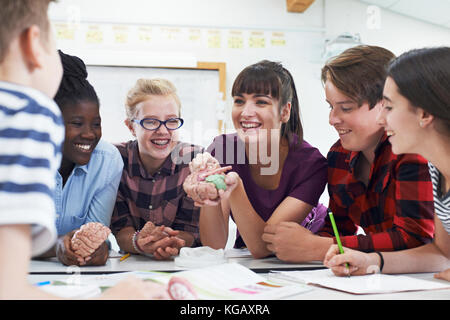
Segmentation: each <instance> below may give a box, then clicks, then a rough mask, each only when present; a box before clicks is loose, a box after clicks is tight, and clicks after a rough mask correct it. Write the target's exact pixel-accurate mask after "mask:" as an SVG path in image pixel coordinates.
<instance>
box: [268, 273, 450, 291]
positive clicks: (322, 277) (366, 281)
mask: <svg viewBox="0 0 450 320" xmlns="http://www.w3.org/2000/svg"><path fill="white" fill-rule="evenodd" d="M270 278H274V279H277V278H280V279H285V280H291V281H294V282H300V283H306V284H313V285H319V286H322V287H326V288H330V289H335V290H340V291H345V292H348V293H353V294H373V293H391V292H404V291H424V290H437V289H450V283H449V284H444V283H440V282H437V281H428V280H422V279H416V278H412V277H408V276H404V275H386V274H372V275H365V276H353V277H337V276H335V275H334V274H333V272H332V271H331V270H330V269H324V270H314V271H272V272H271V273H270V275H269V279H270Z"/></svg>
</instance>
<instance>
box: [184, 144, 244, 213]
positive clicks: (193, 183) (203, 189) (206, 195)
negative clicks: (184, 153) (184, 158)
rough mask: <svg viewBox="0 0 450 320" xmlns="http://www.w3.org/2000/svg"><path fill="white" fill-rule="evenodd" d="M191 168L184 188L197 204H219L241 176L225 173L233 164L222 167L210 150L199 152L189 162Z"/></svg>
mask: <svg viewBox="0 0 450 320" xmlns="http://www.w3.org/2000/svg"><path fill="white" fill-rule="evenodd" d="M189 169H190V170H191V174H190V175H189V176H188V177H187V178H186V180H185V181H184V184H183V188H184V191H186V193H187V195H188V196H189V197H191V198H192V199H193V200H194V202H195V205H196V206H204V205H209V206H215V205H217V204H218V203H219V201H220V199H221V197H222V196H223V195H224V194H225V193H226V192H230V191H231V189H233V188H230V187H231V186H233V187H234V185H235V184H236V181H237V179H238V178H239V176H238V175H237V173H235V172H230V173H228V174H227V175H225V172H226V171H228V170H231V166H227V167H223V168H222V167H221V166H220V164H219V161H217V159H216V158H214V157H213V156H211V154H209V153H208V152H204V153H199V154H197V156H196V157H195V158H194V159H193V160H192V161H191V162H190V163H189Z"/></svg>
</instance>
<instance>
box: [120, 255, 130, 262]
mask: <svg viewBox="0 0 450 320" xmlns="http://www.w3.org/2000/svg"><path fill="white" fill-rule="evenodd" d="M129 256H130V254H129V253H127V254H126V255H124V256H122V257H121V258H120V261H123V260H125V259H126V258H128V257H129Z"/></svg>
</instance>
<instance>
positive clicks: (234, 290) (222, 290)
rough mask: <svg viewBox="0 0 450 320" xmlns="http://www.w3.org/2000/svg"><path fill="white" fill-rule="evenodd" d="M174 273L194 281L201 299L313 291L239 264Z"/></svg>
mask: <svg viewBox="0 0 450 320" xmlns="http://www.w3.org/2000/svg"><path fill="white" fill-rule="evenodd" d="M171 275H174V276H177V277H182V278H185V279H187V280H188V281H189V282H190V283H192V285H193V286H194V288H195V290H196V291H197V294H198V296H199V298H200V299H241V300H245V299H252V300H256V299H281V298H284V297H288V296H291V295H294V294H298V293H301V292H305V291H310V290H311V288H308V287H307V286H301V285H286V286H280V285H276V284H275V283H270V282H269V281H267V279H266V278H264V277H262V276H260V275H258V274H256V273H255V272H253V271H251V270H250V269H248V268H246V267H244V266H243V265H241V264H238V263H225V264H220V265H215V266H210V267H206V268H201V269H194V270H188V271H180V272H176V273H172V274H171ZM153 279H154V280H157V281H160V282H163V283H167V282H168V281H169V279H170V277H167V275H163V276H161V277H159V278H158V277H156V278H153Z"/></svg>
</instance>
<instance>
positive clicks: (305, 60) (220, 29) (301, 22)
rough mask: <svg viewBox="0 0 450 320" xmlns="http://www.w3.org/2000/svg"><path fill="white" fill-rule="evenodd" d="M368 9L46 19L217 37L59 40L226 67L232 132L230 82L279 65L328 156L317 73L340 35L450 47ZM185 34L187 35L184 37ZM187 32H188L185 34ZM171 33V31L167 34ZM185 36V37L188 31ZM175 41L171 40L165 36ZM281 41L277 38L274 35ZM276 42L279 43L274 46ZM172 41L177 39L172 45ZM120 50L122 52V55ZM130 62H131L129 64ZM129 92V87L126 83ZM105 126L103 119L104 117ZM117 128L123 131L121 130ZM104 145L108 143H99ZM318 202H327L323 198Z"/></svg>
mask: <svg viewBox="0 0 450 320" xmlns="http://www.w3.org/2000/svg"><path fill="white" fill-rule="evenodd" d="M368 7H369V5H367V4H366V3H363V2H360V1H357V0H316V1H315V2H314V3H313V4H312V5H311V6H310V7H309V8H308V9H307V10H306V12H305V13H290V12H287V9H286V1H285V0H245V1H242V0H227V1H223V0H178V1H163V0H146V1H140V0H128V1H111V0H96V1H91V0H76V1H75V0H59V1H58V3H56V4H52V5H51V7H50V11H49V15H50V18H51V20H52V22H53V23H57V22H61V21H62V22H64V21H66V22H70V23H81V24H86V23H104V24H108V23H114V24H117V25H127V24H145V25H149V26H152V25H160V26H167V27H179V28H180V30H182V31H183V32H184V31H186V30H188V29H186V28H189V30H191V29H197V30H200V35H201V37H208V35H209V34H210V33H211V32H212V31H215V32H217V34H220V35H221V37H220V43H219V44H218V45H217V46H218V47H217V46H216V47H214V45H212V46H211V43H209V44H207V43H206V42H205V41H206V40H205V41H204V42H198V43H197V44H195V45H191V44H190V43H188V42H182V41H181V42H178V43H177V42H176V41H172V42H171V43H169V42H170V39H169V40H167V39H165V40H164V41H165V42H164V43H163V42H161V43H160V44H161V45H160V46H158V45H157V44H154V45H153V46H148V47H139V46H135V47H133V46H132V45H127V46H122V47H119V46H112V45H111V46H108V44H105V43H102V44H100V43H99V44H97V45H96V44H95V43H94V44H92V43H91V44H86V43H84V42H83V41H82V40H81V41H78V42H77V41H72V42H71V41H59V44H60V48H61V49H63V50H65V51H66V52H67V53H72V54H77V53H79V55H80V57H82V58H84V59H89V54H90V53H89V52H93V50H97V53H98V51H100V52H103V53H104V54H105V55H109V54H111V53H112V52H113V51H114V52H115V54H117V52H120V51H121V50H123V53H124V54H125V52H130V50H133V51H134V52H139V51H140V53H141V54H142V52H144V53H149V54H150V53H152V54H155V52H156V53H160V54H161V55H170V54H173V55H176V54H177V53H178V54H182V55H187V56H190V57H195V59H197V60H198V61H214V62H225V63H226V66H227V68H226V72H227V97H226V108H227V111H226V112H225V114H226V122H227V128H228V131H232V130H233V128H232V123H231V119H230V116H229V115H230V110H231V97H230V96H229V92H230V89H231V86H232V83H233V80H234V78H235V77H236V75H237V74H238V73H239V72H240V71H241V70H242V69H243V68H244V67H245V66H247V65H249V64H252V63H255V62H257V61H259V60H262V59H270V60H276V61H281V62H282V63H283V64H284V65H285V66H286V68H288V69H289V70H290V71H291V73H292V74H293V76H294V79H295V81H296V86H297V89H298V94H299V98H300V105H301V117H302V122H303V126H304V132H305V134H304V136H305V139H306V140H307V141H308V142H309V143H310V144H312V145H314V146H316V147H318V148H319V150H320V151H321V152H322V154H323V155H326V153H327V151H328V149H329V148H330V146H331V145H332V144H333V143H334V142H335V141H336V140H337V138H338V137H337V134H336V133H335V131H334V130H333V129H332V128H331V127H330V126H329V124H328V111H329V109H328V105H327V103H326V102H325V97H324V93H323V88H322V84H321V82H320V69H321V67H322V65H323V63H324V60H323V59H322V57H321V56H322V52H323V44H324V41H325V39H326V38H332V37H334V36H336V35H338V34H340V33H342V32H350V33H359V34H360V35H361V40H362V42H363V43H365V44H372V45H380V46H383V47H386V48H388V49H390V50H391V51H393V52H394V53H395V54H400V53H402V52H404V51H406V50H408V49H411V48H415V47H423V46H437V45H447V46H448V45H450V29H447V28H443V27H439V26H435V25H432V24H429V23H425V22H421V21H418V20H415V19H412V18H409V17H406V16H402V15H399V14H395V13H392V12H389V11H386V10H383V9H379V19H378V18H377V20H376V21H373V18H374V17H373V15H372V14H371V13H370V12H369V11H368ZM189 30H188V31H189ZM188 31H186V32H188ZM168 32H169V34H170V30H168ZM189 32H190V31H189ZM233 32H234V34H236V32H237V34H238V35H240V38H241V40H242V39H243V42H244V43H243V44H241V46H240V47H239V46H238V48H230V46H229V43H227V39H228V41H229V38H230V35H232V34H233ZM254 34H256V36H258V34H259V35H261V34H262V37H263V38H264V39H265V44H264V46H259V47H258V45H253V46H251V45H250V44H249V39H250V38H251V37H252V35H254ZM170 35H171V36H174V37H176V36H177V34H176V33H172V34H170ZM280 35H281V36H280ZM274 37H275V38H276V37H279V38H278V40H280V41H278V42H273V41H272V40H273V39H274ZM175 40H176V38H175ZM125 49H126V51H125ZM130 59H132V57H130ZM130 86H131V84H130ZM102 117H103V122H104V123H105V122H108V115H107V114H102ZM119 125H122V124H119ZM105 138H106V139H108V137H105ZM321 201H322V202H323V203H327V202H328V196H327V193H326V192H324V194H323V196H322V198H321Z"/></svg>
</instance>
